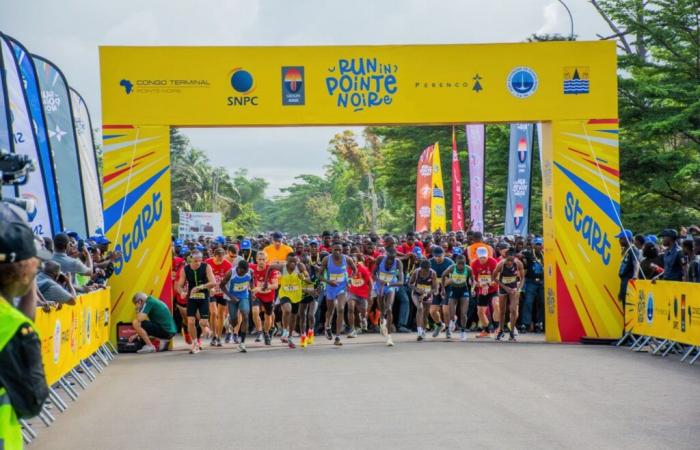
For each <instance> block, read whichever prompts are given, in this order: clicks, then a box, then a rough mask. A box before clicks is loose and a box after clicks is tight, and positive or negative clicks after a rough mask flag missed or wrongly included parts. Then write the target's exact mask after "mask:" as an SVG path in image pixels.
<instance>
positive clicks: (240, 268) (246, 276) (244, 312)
mask: <svg viewBox="0 0 700 450" xmlns="http://www.w3.org/2000/svg"><path fill="white" fill-rule="evenodd" d="M219 286H220V288H221V290H222V291H223V292H224V293H225V294H226V295H227V296H228V298H229V300H228V318H229V321H230V322H231V327H232V328H234V329H235V328H236V327H238V326H240V330H239V332H238V333H239V334H238V335H239V339H240V342H239V343H238V351H239V352H241V353H246V352H247V350H246V348H245V336H246V332H247V331H248V316H249V314H250V291H251V290H252V289H253V273H252V272H251V270H250V266H249V265H248V263H247V262H245V261H244V260H240V261H238V264H237V265H236V269H235V273H234V270H229V271H228V272H227V273H226V275H225V276H224V278H223V280H221V284H220V285H219Z"/></svg>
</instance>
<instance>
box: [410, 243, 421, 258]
mask: <svg viewBox="0 0 700 450" xmlns="http://www.w3.org/2000/svg"><path fill="white" fill-rule="evenodd" d="M411 251H412V252H413V254H414V255H416V256H417V257H418V258H421V257H422V256H423V250H421V249H420V247H418V246H417V245H416V246H415V247H413V250H411Z"/></svg>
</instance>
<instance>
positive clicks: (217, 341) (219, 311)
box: [204, 247, 233, 347]
mask: <svg viewBox="0 0 700 450" xmlns="http://www.w3.org/2000/svg"><path fill="white" fill-rule="evenodd" d="M225 256H226V250H224V249H223V248H222V247H219V248H217V249H216V250H214V256H213V257H211V258H209V259H207V260H206V261H204V262H205V263H207V265H209V266H211V269H212V271H213V272H214V279H215V280H216V287H213V288H211V289H210V290H209V295H210V297H209V314H210V316H211V324H212V327H214V336H213V337H212V338H211V345H212V347H221V346H222V344H221V333H222V332H223V331H224V318H225V317H226V314H227V313H228V305H227V304H226V298H224V293H223V292H222V291H221V289H220V288H219V284H221V280H223V279H224V276H225V275H226V274H227V273H228V272H229V271H230V270H231V269H232V268H233V265H232V264H231V263H230V262H229V261H228V260H226V258H225Z"/></svg>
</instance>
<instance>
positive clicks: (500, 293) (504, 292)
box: [498, 283, 518, 295]
mask: <svg viewBox="0 0 700 450" xmlns="http://www.w3.org/2000/svg"><path fill="white" fill-rule="evenodd" d="M506 286H508V287H509V288H511V289H515V288H517V287H518V283H514V284H506ZM498 295H508V293H507V292H506V291H504V290H503V288H502V287H501V285H500V284H499V285H498Z"/></svg>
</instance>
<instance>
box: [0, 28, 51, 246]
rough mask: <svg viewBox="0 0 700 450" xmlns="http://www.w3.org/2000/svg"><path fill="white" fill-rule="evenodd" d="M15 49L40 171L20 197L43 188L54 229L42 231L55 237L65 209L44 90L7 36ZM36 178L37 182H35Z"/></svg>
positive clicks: (24, 51) (25, 55) (24, 53)
mask: <svg viewBox="0 0 700 450" xmlns="http://www.w3.org/2000/svg"><path fill="white" fill-rule="evenodd" d="M5 37H6V38H7V40H8V42H9V43H10V45H11V46H12V50H13V52H14V55H15V60H16V61H17V66H18V68H19V72H20V75H21V77H22V82H23V87H24V93H25V95H26V97H27V104H28V105H29V113H30V115H31V118H32V123H33V125H34V131H35V137H36V144H37V150H38V155H37V156H38V157H37V158H36V160H37V163H38V167H37V171H36V172H34V173H33V174H32V175H30V183H28V184H26V185H23V186H19V188H18V189H19V194H20V196H23V197H28V196H31V195H33V194H32V192H31V191H30V189H31V188H32V187H34V186H37V187H38V186H39V183H40V184H41V187H42V189H43V190H42V191H41V192H43V196H44V197H45V199H46V208H47V211H48V216H49V219H50V221H51V228H50V229H48V230H42V231H43V232H44V234H47V235H55V234H56V233H60V232H61V230H63V226H62V223H61V209H60V206H59V202H58V187H57V186H56V177H55V174H54V161H53V156H52V154H51V146H50V145H49V135H48V130H47V129H46V118H45V117H44V109H43V107H42V104H41V90H40V89H39V83H38V81H37V74H36V68H35V67H34V61H32V58H31V56H30V54H29V52H28V51H27V49H26V48H24V46H23V45H22V44H20V43H19V42H18V41H16V40H15V39H12V38H11V37H9V36H5ZM32 178H35V180H32Z"/></svg>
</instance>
